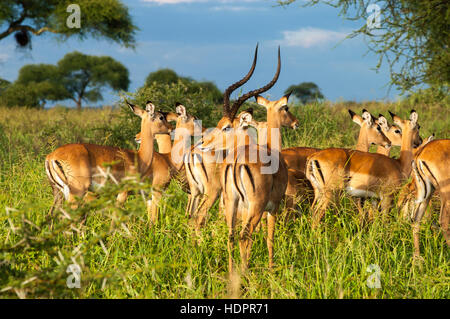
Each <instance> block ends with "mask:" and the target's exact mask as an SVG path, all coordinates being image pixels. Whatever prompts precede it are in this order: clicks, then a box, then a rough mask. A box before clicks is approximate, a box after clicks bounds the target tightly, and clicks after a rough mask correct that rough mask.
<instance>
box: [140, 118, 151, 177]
mask: <svg viewBox="0 0 450 319" xmlns="http://www.w3.org/2000/svg"><path fill="white" fill-rule="evenodd" d="M142 122H143V123H142V124H141V146H140V147H139V151H138V153H137V154H138V161H139V172H140V173H141V175H144V174H145V173H146V172H147V171H148V169H149V168H150V166H151V165H152V161H153V149H154V147H153V143H154V136H153V133H152V129H151V127H150V125H148V124H147V125H145V124H144V122H146V121H142Z"/></svg>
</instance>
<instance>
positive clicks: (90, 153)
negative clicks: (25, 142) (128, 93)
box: [45, 102, 172, 221]
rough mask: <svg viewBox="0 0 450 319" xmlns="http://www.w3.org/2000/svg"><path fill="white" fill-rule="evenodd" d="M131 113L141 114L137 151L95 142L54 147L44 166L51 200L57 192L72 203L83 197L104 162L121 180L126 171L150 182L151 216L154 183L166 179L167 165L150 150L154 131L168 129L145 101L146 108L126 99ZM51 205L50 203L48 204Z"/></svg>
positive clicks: (101, 178) (154, 203)
mask: <svg viewBox="0 0 450 319" xmlns="http://www.w3.org/2000/svg"><path fill="white" fill-rule="evenodd" d="M127 104H128V106H129V107H130V109H131V110H132V112H133V113H134V114H136V115H137V116H139V117H140V118H141V139H142V142H141V146H140V148H139V151H137V152H136V151H133V150H127V149H121V148H117V147H111V146H102V145H95V144H84V143H82V144H67V145H64V146H61V147H59V148H57V149H56V150H54V151H53V152H52V153H50V154H49V155H47V157H46V159H45V169H46V172H47V176H48V178H49V180H50V184H51V186H52V188H53V190H54V194H55V202H54V205H56V204H57V202H58V196H60V193H62V194H63V195H64V198H65V199H66V200H67V201H68V202H70V203H72V204H75V202H76V197H80V198H85V196H86V195H87V193H88V191H89V190H93V189H94V188H95V187H96V186H97V185H102V184H103V183H104V182H105V177H104V174H102V172H103V171H104V170H105V169H104V165H105V164H110V165H111V175H112V176H113V177H114V178H115V179H116V180H121V179H122V178H124V177H125V176H126V175H130V174H140V175H141V176H146V177H148V178H150V180H151V182H152V186H153V188H152V197H153V201H152V202H151V205H150V203H148V205H147V212H148V214H149V219H150V220H152V221H153V220H154V219H155V218H156V213H157V204H158V200H159V198H160V196H159V195H158V187H161V186H163V185H165V184H166V183H167V180H168V178H169V175H168V173H167V172H168V171H169V165H168V163H167V161H166V160H164V158H162V156H161V155H158V153H156V152H154V150H153V142H154V136H155V134H167V133H170V131H171V130H172V127H171V125H170V124H169V123H168V122H167V120H166V118H165V116H164V114H163V113H161V112H158V111H155V106H154V105H153V104H152V103H151V102H147V105H146V109H145V110H142V109H141V108H139V107H137V106H135V105H132V104H130V103H128V102H127ZM126 197H127V191H124V192H121V193H119V195H118V197H117V199H118V201H119V202H123V201H124V200H125V199H126ZM52 209H53V207H52Z"/></svg>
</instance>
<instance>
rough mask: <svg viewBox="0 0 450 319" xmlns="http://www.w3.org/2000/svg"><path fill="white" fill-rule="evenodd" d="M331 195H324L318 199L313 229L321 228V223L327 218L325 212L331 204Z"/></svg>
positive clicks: (314, 211)
mask: <svg viewBox="0 0 450 319" xmlns="http://www.w3.org/2000/svg"><path fill="white" fill-rule="evenodd" d="M330 198H331V196H330V194H327V193H325V194H323V195H321V196H320V197H319V198H318V199H317V202H316V203H315V205H314V210H313V217H312V218H313V224H312V227H313V228H317V227H318V226H319V223H320V221H321V220H322V218H323V217H324V216H325V212H326V211H327V208H328V205H329V203H330Z"/></svg>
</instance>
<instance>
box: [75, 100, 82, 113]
mask: <svg viewBox="0 0 450 319" xmlns="http://www.w3.org/2000/svg"><path fill="white" fill-rule="evenodd" d="M75 102H76V103H77V110H78V111H81V98H79V99H78V100H77V101H75Z"/></svg>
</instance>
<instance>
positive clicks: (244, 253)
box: [239, 205, 263, 272]
mask: <svg viewBox="0 0 450 319" xmlns="http://www.w3.org/2000/svg"><path fill="white" fill-rule="evenodd" d="M262 213H263V212H262V210H261V209H259V207H254V206H253V207H252V205H250V207H249V209H248V212H247V213H246V214H242V216H245V219H243V227H242V230H241V233H240V236H239V250H240V254H241V262H242V264H241V269H242V271H243V272H245V271H246V270H247V268H248V260H249V258H250V252H251V248H252V243H253V240H252V234H253V231H254V230H255V228H256V226H257V225H258V223H259V221H260V220H261V216H262Z"/></svg>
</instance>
